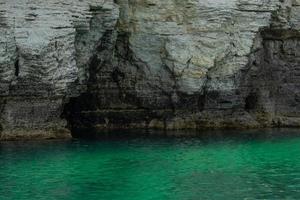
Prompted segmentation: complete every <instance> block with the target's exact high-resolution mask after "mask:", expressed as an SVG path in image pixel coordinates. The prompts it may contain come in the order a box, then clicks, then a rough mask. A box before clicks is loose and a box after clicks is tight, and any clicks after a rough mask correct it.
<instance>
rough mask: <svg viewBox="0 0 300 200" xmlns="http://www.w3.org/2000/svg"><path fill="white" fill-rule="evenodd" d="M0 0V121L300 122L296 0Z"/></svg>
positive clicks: (17, 124) (95, 125)
mask: <svg viewBox="0 0 300 200" xmlns="http://www.w3.org/2000/svg"><path fill="white" fill-rule="evenodd" d="M1 1H3V0H1ZM17 2H18V3H17ZM0 4H1V6H0V36H1V37H0V47H1V48H0V65H1V71H0V72H1V73H0V84H1V85H0V91H1V95H2V96H1V98H2V99H3V100H2V101H1V102H2V103H1V106H2V110H3V112H2V119H1V120H2V123H1V124H2V128H3V130H14V129H16V128H18V129H19V128H22V127H26V128H29V129H30V128H32V129H49V127H50V129H55V128H59V129H60V128H64V127H65V126H66V121H65V120H64V119H63V118H65V119H66V120H67V121H68V128H70V129H71V130H72V131H73V132H80V131H81V130H82V129H85V128H87V129H108V128H166V129H180V128H202V127H209V128H220V127H239V128H249V127H264V126H299V125H300V113H299V111H298V110H299V108H298V107H299V105H298V104H299V101H298V100H299V99H298V96H299V94H298V93H299V92H298V89H299V84H298V82H299V81H300V77H298V75H297V74H298V67H299V64H300V63H299V55H298V54H299V50H300V46H299V40H300V32H299V30H300V15H299V13H300V3H299V1H298V0H184V1H183V0H163V1H161V0H130V1H128V0H115V1H112V0H89V1H79V0H78V1H77V0H68V1H62V0H51V1H36V0H34V1H33V0H32V1H30V0H27V1H26V0H22V1H17V0H15V1H14V0H13V1H11V0H10V1H8V0H7V1H6V2H4V3H0ZM66 102H68V103H67V104H65V103H66ZM46 108H49V109H46ZM17 110H20V111H21V114H20V116H18V114H17ZM28 110H33V111H32V113H33V114H32V115H30V114H28ZM36 110H41V112H38V111H36ZM62 110H64V112H63V115H62V116H61V113H62ZM22 113H23V114H22ZM39 113H44V114H39ZM33 116H38V118H39V119H38V120H37V119H35V117H33ZM26 122H28V123H26Z"/></svg>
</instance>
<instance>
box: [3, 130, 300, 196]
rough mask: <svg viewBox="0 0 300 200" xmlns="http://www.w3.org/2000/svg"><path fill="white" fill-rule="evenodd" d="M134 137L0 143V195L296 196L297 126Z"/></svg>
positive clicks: (299, 180)
mask: <svg viewBox="0 0 300 200" xmlns="http://www.w3.org/2000/svg"><path fill="white" fill-rule="evenodd" d="M107 135H109V134H107ZM112 135H113V134H112ZM121 135H122V134H121ZM140 135H141V134H140ZM140 135H139V134H137V135H135V134H134V135H125V134H124V135H122V136H121V137H119V136H120V133H118V136H114V137H107V136H106V137H94V138H91V139H74V140H65V141H56V140H49V141H31V142H24V141H22V142H20V141H19V142H1V143H0V200H39V199H45V200H60V199H62V200H202V199H210V200H211V199H212V200H214V199H222V200H227V199H228V200H231V199H272V200H273V199H280V200H281V199H300V130H294V129H293V130H291V129H286V130H284V129H280V130H276V129H273V130H257V131H210V132H205V131H203V132H199V133H197V134H192V135H191V136H188V137H184V136H180V134H179V135H178V134H176V136H174V135H172V134H165V135H164V136H158V135H156V134H154V135H153V134H149V135H145V134H144V136H140ZM170 135H171V136H170ZM183 135H185V134H183Z"/></svg>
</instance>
